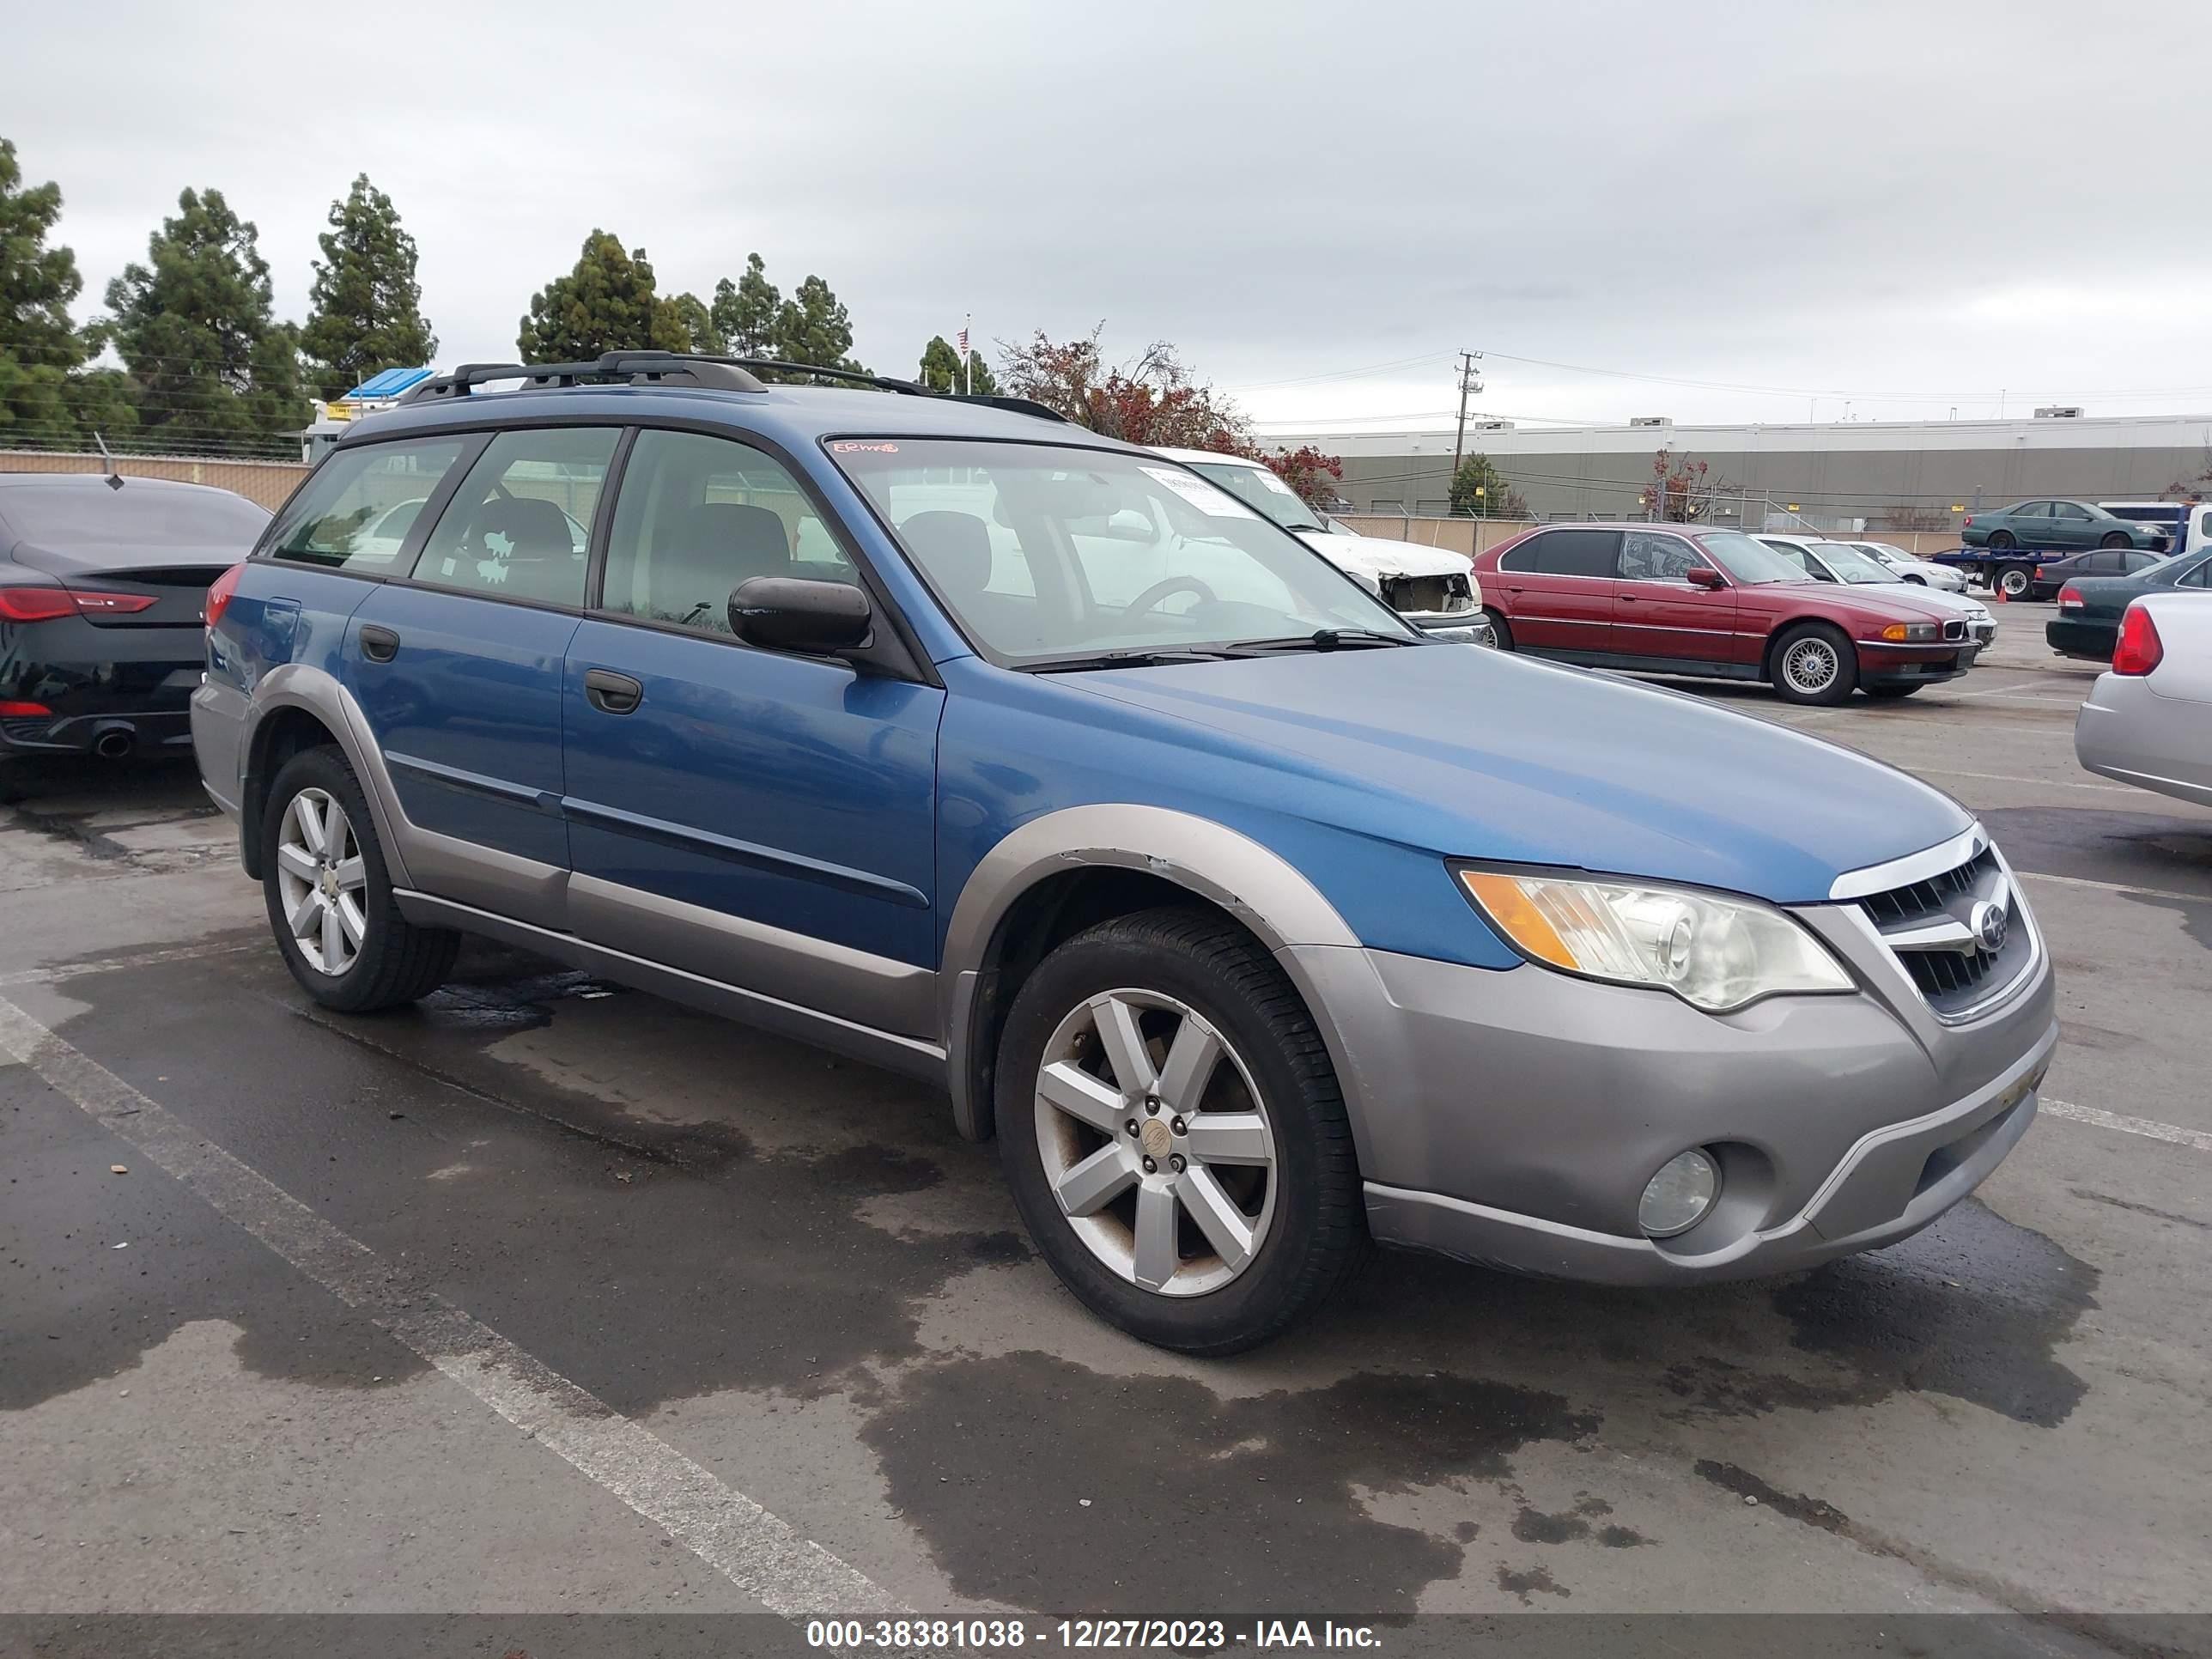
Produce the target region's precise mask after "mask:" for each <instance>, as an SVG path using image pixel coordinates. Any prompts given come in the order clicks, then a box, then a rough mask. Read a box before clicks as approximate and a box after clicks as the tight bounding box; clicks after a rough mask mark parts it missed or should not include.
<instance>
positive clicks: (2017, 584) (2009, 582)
mask: <svg viewBox="0 0 2212 1659" xmlns="http://www.w3.org/2000/svg"><path fill="white" fill-rule="evenodd" d="M2033 586H2035V571H2034V569H2033V567H2031V566H2028V565H2024V564H2008V565H2006V566H2005V567H2004V568H2002V569H2001V570H1999V571H1998V572H1997V579H1996V590H1997V592H2000V593H2002V594H2003V595H2004V596H2005V598H2007V599H2026V598H2027V596H2028V589H2030V588H2031V587H2033Z"/></svg>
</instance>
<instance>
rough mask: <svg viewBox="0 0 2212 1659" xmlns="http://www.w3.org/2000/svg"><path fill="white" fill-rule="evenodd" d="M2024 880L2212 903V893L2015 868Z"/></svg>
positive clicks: (2098, 890) (2096, 890)
mask: <svg viewBox="0 0 2212 1659" xmlns="http://www.w3.org/2000/svg"><path fill="white" fill-rule="evenodd" d="M2013 874H2015V875H2016V876H2018V877H2020V878H2021V879H2022V880H2024V881H2047V882H2051V883H2053V884H2056V885H2057V886H2060V887H2087V888H2089V889H2090V890H2093V891H2095V892H2099V893H2140V894H2142V896H2143V897H2145V898H2154V899H2171V900H2172V901H2174V902H2176V903H2179V904H2212V895H2207V894H2204V893H2171V892H2168V891H2167V890H2166V889H2165V888H2163V887H2137V886H2136V885H2135V884H2133V883H2132V882H2125V881H2091V880H2090V879H2089V878H2087V876H2046V875H2045V874H2044V873H2043V872H2041V871H2039V870H2015V871H2014V872H2013Z"/></svg>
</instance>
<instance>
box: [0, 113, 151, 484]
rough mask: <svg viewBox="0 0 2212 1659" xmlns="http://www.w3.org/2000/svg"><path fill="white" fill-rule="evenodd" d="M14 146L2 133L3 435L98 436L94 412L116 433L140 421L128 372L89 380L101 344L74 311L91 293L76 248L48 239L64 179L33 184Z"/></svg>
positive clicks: (26, 440) (24, 440)
mask: <svg viewBox="0 0 2212 1659" xmlns="http://www.w3.org/2000/svg"><path fill="white" fill-rule="evenodd" d="M22 180H23V172H22V167H21V165H20V164H19V163H18V162H17V161H16V159H15V145H14V144H12V143H9V141H8V140H7V139H4V138H0V443H20V444H37V445H41V446H46V445H52V446H65V445H73V444H77V443H82V442H88V441H89V440H90V433H91V428H87V427H86V426H84V424H83V419H84V417H86V416H90V417H91V418H93V419H94V420H95V421H97V422H99V424H100V429H101V430H103V431H104V432H105V433H106V434H107V435H110V436H112V435H115V434H116V433H117V432H118V431H120V430H122V429H124V428H128V427H130V426H131V425H132V424H133V423H134V422H135V420H136V417H135V416H133V415H132V414H131V410H130V406H129V404H128V402H127V400H126V401H122V402H118V401H117V400H116V394H117V393H118V392H127V391H128V387H127V386H125V385H124V384H123V382H122V377H121V376H120V375H118V374H114V373H112V371H110V372H107V373H105V374H100V375H99V376H95V377H90V378H89V379H88V377H87V376H85V375H84V374H82V369H83V366H84V364H85V363H86V362H87V361H88V360H89V359H90V357H91V356H93V351H94V346H93V343H92V342H90V341H88V340H87V339H86V338H85V337H84V336H82V335H81V334H80V333H79V332H78V331H77V328H76V324H75V323H74V322H73V321H72V320H71V319H70V309H69V308H70V301H73V300H75V299H76V297H77V295H79V294H81V293H82V292H83V291H84V278H83V276H82V275H81V274H80V273H79V271H78V270H77V268H76V254H75V253H74V252H72V251H71V250H70V249H69V248H67V247H61V246H49V242H48V239H49V238H50V237H51V236H52V234H53V230H54V227H55V225H56V224H57V223H58V222H59V221H60V219H61V210H62V192H61V187H60V186H59V185H55V184H53V183H52V182H51V181H49V182H48V183H46V184H43V185H35V186H33V188H31V189H28V190H26V189H24V188H23V187H22Z"/></svg>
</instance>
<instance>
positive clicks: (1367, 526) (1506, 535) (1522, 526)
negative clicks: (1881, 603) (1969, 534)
mask: <svg viewBox="0 0 2212 1659" xmlns="http://www.w3.org/2000/svg"><path fill="white" fill-rule="evenodd" d="M1336 517H1337V520H1338V521H1339V522H1340V523H1342V524H1346V525H1349V526H1352V529H1354V530H1356V531H1358V532H1359V533H1360V534H1361V535H1363V536H1382V537H1384V538H1388V539H1389V540H1391V541H1395V542H1418V543H1419V544H1420V545H1422V546H1423V547H1444V548H1449V549H1450V550H1452V551H1454V552H1455V553H1464V554H1466V555H1467V556H1468V557H1470V558H1472V557H1473V556H1474V555H1476V554H1477V553H1485V552H1487V551H1489V550H1490V549H1492V548H1493V547H1495V546H1497V545H1498V543H1500V542H1503V541H1506V540H1509V539H1510V538H1513V537H1515V536H1517V535H1519V534H1520V533H1521V532H1522V531H1524V530H1533V529H1534V528H1535V526H1534V525H1533V524H1530V523H1529V522H1528V521H1527V520H1521V519H1421V518H1407V517H1404V516H1401V515H1400V514H1398V513H1338V514H1337V515H1336ZM1716 527H1719V526H1716ZM1730 527H1731V528H1732V527H1733V526H1730ZM1802 533H1804V534H1807V535H1813V534H1816V533H1818V532H1812V531H1807V532H1802ZM1836 539H1838V540H1839V541H1841V540H1850V539H1858V540H1863V541H1881V542H1887V543H1888V544H1890V545H1891V546H1892V547H1901V548H1903V549H1904V550H1905V551H1906V552H1908V553H1912V554H1917V555H1922V556H1925V555H1927V554H1929V553H1941V552H1943V551H1945V550H1948V549H1950V548H1954V547H1956V546H1958V545H1959V535H1958V532H1956V531H1954V530H1882V531H1872V530H1869V531H1866V532H1861V533H1859V534H1858V535H1857V537H1855V538H1847V537H1841V536H1839V537H1838V538H1836Z"/></svg>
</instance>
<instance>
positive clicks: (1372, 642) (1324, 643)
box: [1237, 628, 1423, 655]
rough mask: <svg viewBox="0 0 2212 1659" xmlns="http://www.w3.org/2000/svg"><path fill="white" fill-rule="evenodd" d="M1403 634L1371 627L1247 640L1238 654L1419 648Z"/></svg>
mask: <svg viewBox="0 0 2212 1659" xmlns="http://www.w3.org/2000/svg"><path fill="white" fill-rule="evenodd" d="M1422 643H1423V641H1420V640H1417V639H1411V638H1408V637H1407V635H1403V634H1384V633H1382V632H1380V631H1378V630H1376V629H1372V628H1321V629H1315V630H1314V631H1313V632H1312V633H1310V634H1290V635H1285V636H1284V637H1283V638H1281V639H1279V640H1245V641H1242V642H1241V643H1239V644H1238V646H1237V653H1238V654H1239V655H1247V654H1255V653H1265V652H1275V651H1352V650H1365V649H1367V648H1369V647H1373V646H1381V645H1419V644H1422Z"/></svg>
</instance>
